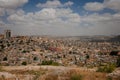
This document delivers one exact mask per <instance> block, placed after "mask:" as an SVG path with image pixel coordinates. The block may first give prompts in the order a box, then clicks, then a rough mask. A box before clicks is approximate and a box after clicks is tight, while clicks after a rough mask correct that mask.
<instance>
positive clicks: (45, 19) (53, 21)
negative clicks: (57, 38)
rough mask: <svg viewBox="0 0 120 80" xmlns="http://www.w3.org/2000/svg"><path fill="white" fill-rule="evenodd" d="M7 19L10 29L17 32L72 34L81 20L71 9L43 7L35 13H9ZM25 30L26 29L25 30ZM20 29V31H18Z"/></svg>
mask: <svg viewBox="0 0 120 80" xmlns="http://www.w3.org/2000/svg"><path fill="white" fill-rule="evenodd" d="M7 19H8V21H9V22H10V23H12V24H14V26H15V27H14V28H13V26H11V29H13V31H15V30H17V32H16V31H15V33H16V34H17V33H18V34H21V32H24V33H22V34H24V35H25V34H34V35H35V34H42V33H43V34H44V35H51V34H52V35H64V34H66V35H68V34H70V33H71V32H72V34H70V35H74V34H75V33H76V30H75V28H74V27H77V26H78V25H79V24H80V22H81V20H80V16H79V14H77V13H74V12H73V11H72V10H71V9H69V8H67V9H63V8H62V9H58V8H57V9H54V8H44V9H42V10H40V11H38V12H35V13H32V12H31V13H27V14H26V13H24V12H23V11H17V12H16V13H15V14H12V15H10V16H9V17H8V18H7ZM18 30H19V31H18ZM25 30H27V31H25ZM20 31H21V32H20Z"/></svg>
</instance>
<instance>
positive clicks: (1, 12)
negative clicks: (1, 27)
mask: <svg viewBox="0 0 120 80" xmlns="http://www.w3.org/2000/svg"><path fill="white" fill-rule="evenodd" d="M4 14H5V9H4V8H0V16H3V15H4Z"/></svg>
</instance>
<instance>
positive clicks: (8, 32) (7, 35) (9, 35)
mask: <svg viewBox="0 0 120 80" xmlns="http://www.w3.org/2000/svg"><path fill="white" fill-rule="evenodd" d="M10 37H11V30H5V34H4V38H6V39H9V38H10Z"/></svg>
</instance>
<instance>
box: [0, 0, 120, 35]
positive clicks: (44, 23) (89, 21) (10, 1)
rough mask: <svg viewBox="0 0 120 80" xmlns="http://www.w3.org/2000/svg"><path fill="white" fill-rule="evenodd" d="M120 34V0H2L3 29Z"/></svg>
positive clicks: (15, 32) (22, 32)
mask: <svg viewBox="0 0 120 80" xmlns="http://www.w3.org/2000/svg"><path fill="white" fill-rule="evenodd" d="M6 29H10V30H11V31H12V34H13V35H54V36H81V35H82V36H83V35H120V0H0V33H3V31H4V30H6Z"/></svg>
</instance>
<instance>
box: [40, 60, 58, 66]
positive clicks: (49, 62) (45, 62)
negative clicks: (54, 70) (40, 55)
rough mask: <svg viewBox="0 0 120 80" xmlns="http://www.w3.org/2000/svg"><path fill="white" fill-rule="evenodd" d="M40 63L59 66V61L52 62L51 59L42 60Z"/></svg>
mask: <svg viewBox="0 0 120 80" xmlns="http://www.w3.org/2000/svg"><path fill="white" fill-rule="evenodd" d="M41 65H53V66H59V63H57V62H54V61H52V60H49V61H42V63H41Z"/></svg>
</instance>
